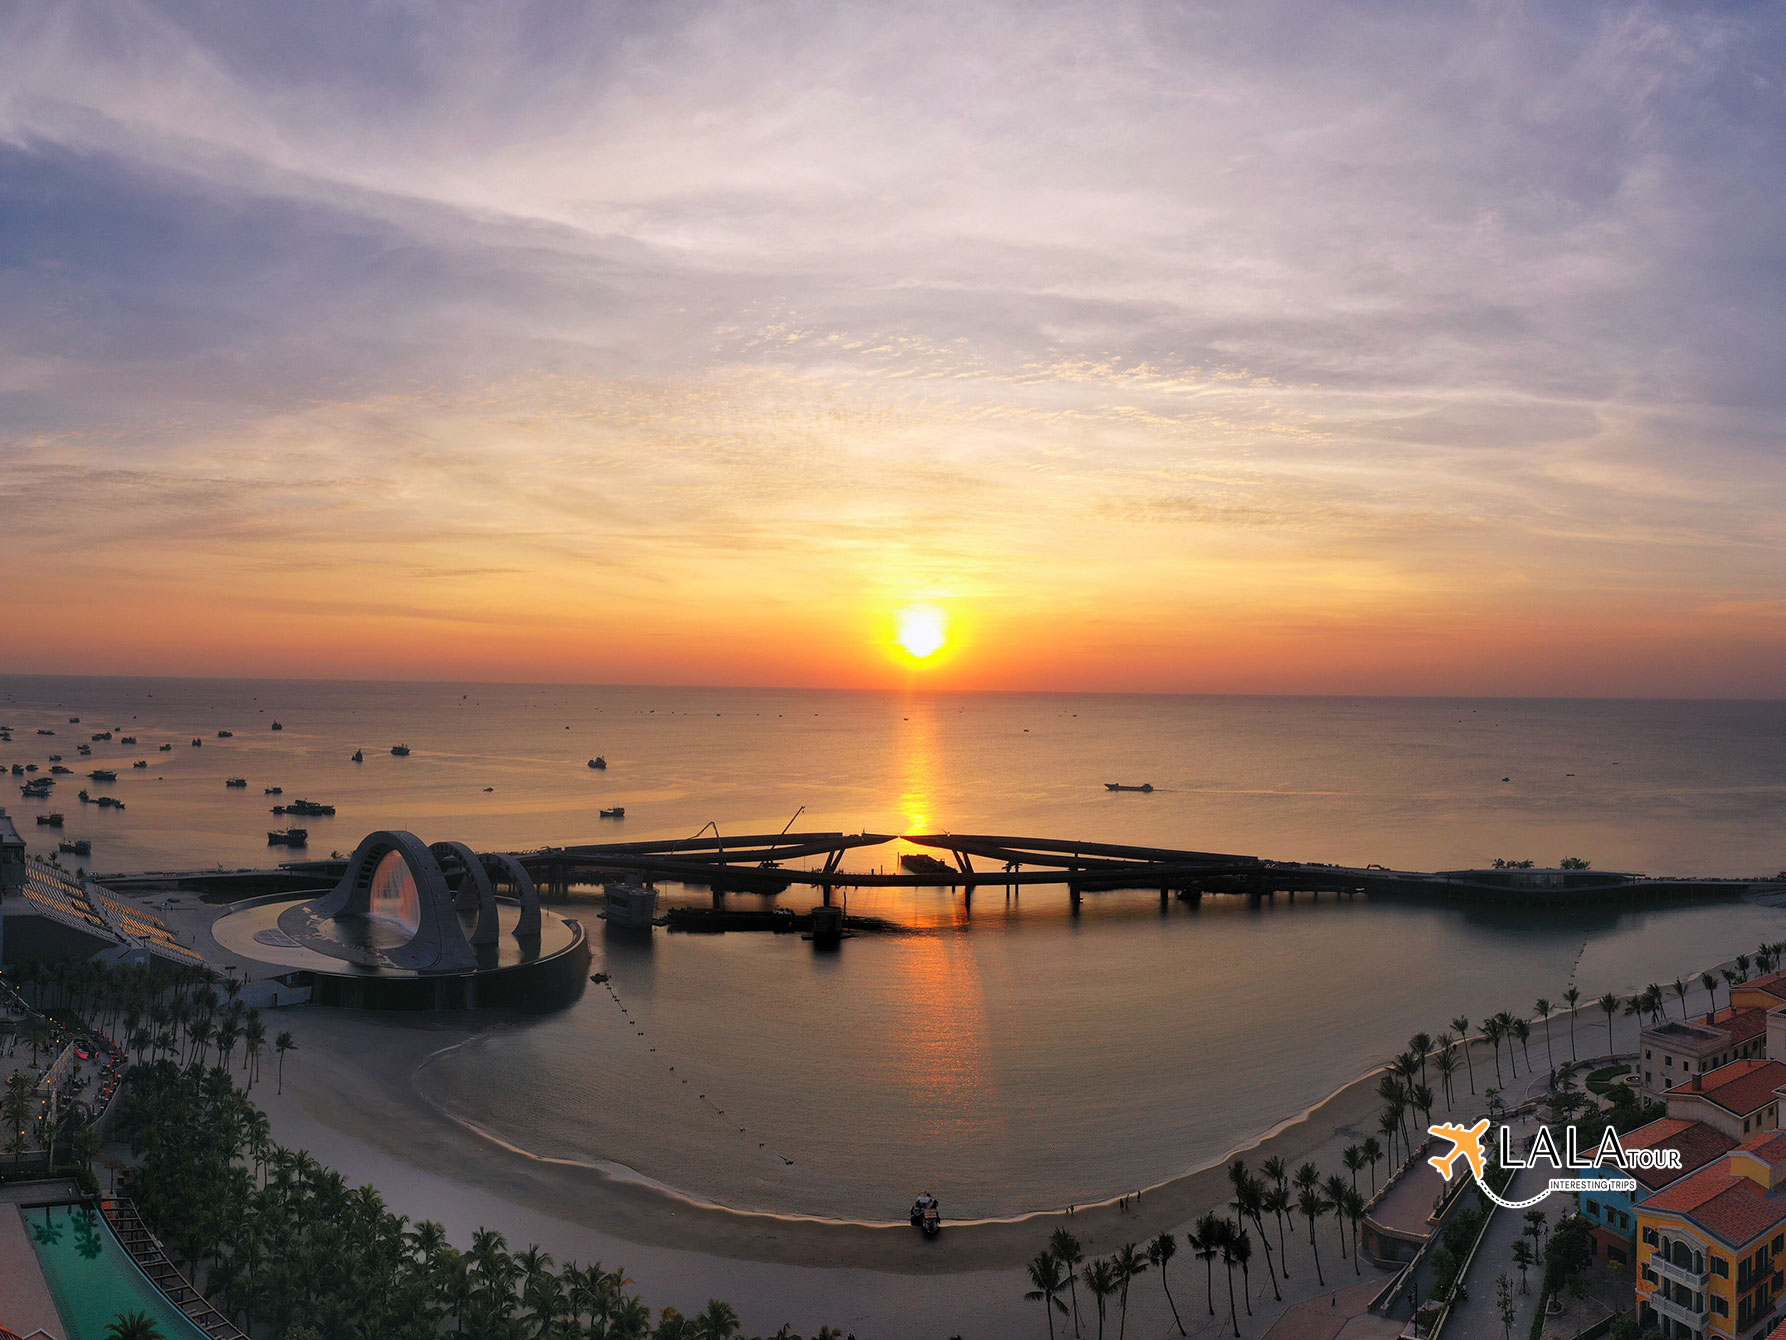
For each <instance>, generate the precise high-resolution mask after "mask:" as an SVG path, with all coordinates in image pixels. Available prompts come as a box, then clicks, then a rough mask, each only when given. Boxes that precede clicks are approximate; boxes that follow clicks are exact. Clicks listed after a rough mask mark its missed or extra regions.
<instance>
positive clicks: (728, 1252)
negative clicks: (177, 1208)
mask: <svg viewBox="0 0 1786 1340" xmlns="http://www.w3.org/2000/svg"><path fill="white" fill-rule="evenodd" d="M1593 1015H1594V1016H1596V1017H1595V1018H1592V1019H1590V1017H1589V1016H1588V1015H1587V1013H1586V1012H1584V1013H1583V1017H1582V1019H1580V1020H1579V1021H1578V1023H1577V1033H1578V1040H1579V1041H1580V1042H1581V1043H1583V1044H1586V1045H1583V1046H1582V1048H1581V1051H1582V1055H1583V1056H1584V1058H1585V1057H1586V1055H1587V1054H1588V1052H1589V1051H1590V1050H1592V1051H1594V1052H1596V1053H1597V1052H1599V1051H1600V1050H1602V1049H1603V1046H1604V1039H1605V1023H1604V1016H1603V1015H1600V1014H1599V1012H1598V1011H1597V1010H1596V1011H1593ZM280 1024H281V1026H282V1027H289V1028H290V1029H291V1030H292V1032H293V1033H294V1034H295V1035H296V1037H297V1039H298V1043H299V1050H298V1051H297V1052H295V1053H294V1054H293V1055H292V1056H291V1057H290V1058H289V1060H288V1062H287V1066H286V1073H285V1090H284V1093H283V1094H278V1093H276V1092H275V1086H274V1085H273V1084H270V1083H263V1084H262V1085H261V1086H259V1087H257V1088H256V1090H255V1094H254V1096H255V1099H256V1101H257V1102H260V1103H261V1104H262V1105H263V1106H264V1107H265V1109H266V1111H267V1114H268V1116H269V1119H270V1120H271V1122H272V1126H273V1131H274V1135H275V1137H276V1138H277V1139H278V1140H280V1141H281V1142H282V1143H284V1144H286V1145H289V1146H292V1147H294V1148H303V1149H307V1150H308V1151H309V1152H310V1153H311V1154H312V1155H314V1156H315V1157H317V1158H319V1159H321V1160H322V1161H323V1162H325V1163H327V1164H330V1165H332V1166H334V1167H336V1168H338V1169H339V1170H341V1171H342V1172H343V1173H344V1174H345V1175H346V1176H348V1177H349V1178H350V1179H352V1180H355V1181H369V1182H372V1183H374V1184H375V1185H376V1186H377V1187H378V1188H379V1189H380V1191H381V1192H382V1193H383V1195H384V1196H385V1198H386V1201H387V1202H388V1203H389V1204H390V1205H391V1207H392V1208H393V1209H395V1210H396V1211H398V1212H399V1213H403V1214H407V1215H409V1216H410V1217H411V1218H413V1219H421V1218H432V1219H436V1220H439V1221H441V1222H442V1223H444V1224H445V1225H446V1227H447V1229H448V1232H449V1234H450V1235H451V1236H452V1237H453V1238H454V1239H455V1240H458V1241H463V1240H465V1239H466V1238H468V1236H469V1235H470V1233H471V1232H472V1231H473V1230H474V1229H476V1228H479V1227H484V1226H488V1227H494V1228H497V1229H499V1230H500V1231H502V1232H503V1233H504V1234H505V1235H506V1236H507V1237H508V1238H509V1241H510V1243H511V1244H512V1245H516V1246H521V1245H525V1244H527V1243H533V1242H537V1243H539V1244H540V1245H542V1246H544V1247H545V1248H546V1249H547V1250H548V1251H550V1252H552V1253H553V1255H554V1256H556V1257H558V1258H559V1259H561V1260H563V1259H575V1260H579V1261H589V1260H601V1261H603V1262H605V1263H607V1264H609V1265H610V1266H612V1265H614V1264H617V1263H618V1264H624V1265H625V1267H626V1269H627V1271H628V1273H629V1274H630V1275H631V1276H632V1277H633V1279H634V1280H635V1281H636V1283H637V1286H638V1288H639V1290H640V1292H641V1294H642V1295H643V1296H644V1297H645V1298H647V1299H648V1300H649V1301H651V1302H652V1303H653V1304H654V1305H656V1306H662V1305H664V1304H666V1303H668V1304H673V1305H675V1306H677V1307H681V1308H685V1309H686V1308H689V1307H698V1306H700V1305H701V1304H703V1303H704V1302H705V1301H706V1299H707V1298H709V1297H723V1298H725V1299H727V1300H728V1301H730V1302H731V1303H732V1304H733V1305H734V1306H735V1307H737V1308H738V1309H739V1310H740V1312H741V1313H742V1314H743V1316H744V1317H745V1321H746V1324H747V1326H749V1327H753V1328H758V1329H763V1330H773V1329H774V1328H775V1327H776V1326H778V1325H780V1324H781V1323H782V1322H783V1321H790V1322H792V1324H793V1325H794V1326H795V1328H796V1329H802V1330H805V1329H816V1328H817V1327H818V1326H819V1325H820V1324H822V1323H828V1324H832V1325H843V1326H847V1327H849V1328H850V1329H852V1330H854V1331H855V1332H856V1333H857V1334H858V1335H862V1336H868V1335H876V1336H882V1335H885V1336H898V1335H907V1334H913V1335H933V1334H939V1333H952V1332H954V1331H959V1332H961V1333H962V1334H964V1335H973V1334H982V1335H987V1334H1007V1333H1010V1331H1011V1330H1012V1329H1014V1328H1019V1327H1029V1326H1035V1325H1037V1323H1039V1322H1040V1321H1041V1318H1040V1317H1039V1316H1038V1315H1036V1313H1037V1309H1036V1307H1035V1305H1033V1304H1026V1303H1024V1302H1023V1300H1022V1293H1023V1290H1024V1288H1025V1287H1026V1285H1025V1284H1024V1280H1023V1266H1024V1264H1025V1263H1026V1262H1027V1261H1028V1260H1029V1259H1030V1258H1031V1257H1033V1256H1034V1254H1035V1253H1036V1251H1037V1250H1039V1249H1040V1248H1041V1246H1042V1245H1043V1244H1044V1243H1045V1242H1046V1239H1047V1238H1048V1235H1049V1234H1050V1233H1052V1232H1053V1230H1054V1229H1055V1228H1057V1227H1059V1226H1061V1225H1063V1224H1065V1225H1067V1226H1068V1227H1069V1228H1070V1229H1071V1231H1072V1232H1073V1233H1074V1234H1075V1235H1077V1236H1078V1238H1079V1239H1080V1241H1081V1242H1082V1243H1083V1244H1084V1247H1085V1250H1086V1252H1087V1254H1088V1255H1097V1254H1099V1253H1104V1252H1109V1251H1112V1250H1114V1249H1116V1248H1117V1247H1119V1246H1121V1245H1122V1244H1123V1243H1126V1242H1145V1241H1146V1240H1147V1239H1148V1238H1150V1237H1152V1236H1153V1235H1154V1234H1156V1233H1159V1232H1160V1231H1162V1230H1172V1231H1174V1232H1178V1233H1181V1234H1182V1232H1183V1231H1184V1230H1185V1228H1187V1227H1188V1226H1189V1225H1190V1224H1191V1223H1192V1222H1193V1221H1194V1220H1195V1219H1196V1218H1197V1216H1199V1215H1201V1214H1202V1213H1204V1212H1206V1211H1208V1210H1210V1209H1212V1208H1220V1207H1222V1206H1224V1205H1225V1202H1226V1200H1227V1194H1228V1193H1227V1187H1228V1182H1227V1176H1226V1173H1225V1170H1224V1167H1223V1166H1221V1165H1216V1166H1212V1167H1209V1168H1205V1169H1203V1170H1200V1171H1196V1172H1193V1173H1190V1174H1189V1175H1186V1176H1181V1177H1177V1178H1173V1179H1170V1180H1168V1181H1165V1182H1163V1183H1161V1184H1159V1185H1157V1186H1155V1187H1152V1188H1149V1189H1146V1190H1144V1191H1143V1193H1142V1195H1141V1197H1140V1199H1139V1202H1138V1203H1137V1204H1134V1205H1132V1206H1131V1207H1130V1208H1129V1209H1127V1210H1126V1211H1125V1210H1123V1209H1120V1208H1119V1207H1117V1206H1116V1205H1114V1204H1106V1205H1099V1206H1084V1207H1077V1208H1076V1210H1075V1212H1074V1213H1073V1214H1071V1215H1070V1216H1069V1215H1065V1214H1062V1213H1059V1212H1050V1213H1042V1214H1036V1215H1032V1216H1028V1217H1026V1218H1023V1219H1019V1220H1015V1221H999V1222H991V1223H977V1224H951V1225H950V1226H949V1227H948V1229H947V1230H946V1231H945V1233H944V1235H943V1237H942V1239H941V1240H939V1241H937V1242H925V1241H924V1240H923V1239H921V1238H920V1237H919V1236H918V1235H917V1234H916V1233H914V1232H912V1231H911V1229H910V1228H909V1226H907V1225H904V1224H888V1225H869V1224H852V1223H840V1222H836V1221H826V1220H815V1219H801V1218H788V1217H779V1216H773V1215H765V1214H750V1213H740V1212H737V1211H733V1210H729V1209H725V1208H722V1207H718V1206H713V1205H706V1204H700V1203H697V1202H695V1201H693V1200H690V1199H687V1198H685V1197H682V1196H679V1195H676V1194H672V1193H669V1192H667V1191H666V1190H665V1189H663V1188H661V1187H657V1186H655V1185H651V1184H649V1183H646V1182H644V1181H643V1180H641V1179H638V1178H636V1177H633V1176H631V1175H630V1174H629V1173H628V1172H627V1171H626V1170H625V1169H624V1168H614V1169H611V1170H609V1169H598V1168H591V1167H587V1166H583V1165H580V1164H572V1163H565V1162H560V1161H551V1160H544V1159H539V1158H536V1157H533V1156H531V1155H529V1154H527V1153H526V1152H524V1151H521V1150H517V1149H514V1148H512V1147H510V1146H507V1145H505V1144H503V1143H501V1142H499V1141H497V1140H494V1139H491V1138H486V1137H484V1136H482V1135H480V1134H478V1133H476V1132H474V1131H473V1130H470V1129H468V1128H466V1127H465V1126H464V1125H462V1124H460V1123H459V1122H457V1121H455V1120H453V1119H451V1118H450V1117H448V1116H446V1115H445V1114H443V1113H441V1112H440V1111H439V1110H437V1109H436V1108H435V1107H434V1106H433V1105H432V1104H430V1103H429V1102H428V1101H427V1100H426V1099H424V1098H423V1097H422V1096H421V1094H420V1093H419V1092H418V1091H417V1089H416V1086H415V1084H414V1082H413V1081H414V1075H415V1073H416V1070H417V1068H418V1067H419V1066H421V1065H422V1064H423V1063H424V1062H425V1061H426V1060H427V1058H428V1057H430V1056H432V1055H434V1054H435V1053H437V1052H439V1051H440V1050H442V1049H443V1048H447V1047H451V1046H453V1045H455V1044H457V1043H458V1042H460V1041H462V1040H464V1039H465V1038H466V1037H468V1036H471V1035H472V1034H473V1033H474V1032H475V1031H476V1029H475V1028H473V1027H472V1026H470V1025H468V1024H465V1023H462V1022H455V1021H450V1020H447V1021H443V1020H436V1019H425V1018H417V1017H413V1016H407V1015H362V1014H355V1013H351V1012H346V1011H338V1010H327V1009H311V1008H301V1009H297V1010H292V1011H289V1012H282V1013H281V1015H280ZM1590 1025H1591V1027H1590ZM1550 1026H1551V1028H1552V1029H1553V1030H1554V1036H1555V1037H1556V1038H1557V1039H1558V1041H1559V1042H1562V1041H1564V1040H1566V1038H1567V1036H1568V1023H1567V1016H1566V1015H1553V1016H1552V1019H1551V1025H1550ZM1614 1028H1615V1037H1616V1041H1617V1043H1618V1045H1619V1046H1620V1047H1625V1046H1628V1045H1630V1043H1631V1041H1634V1036H1635V1024H1634V1023H1633V1021H1631V1020H1628V1019H1625V1018H1623V1017H1622V1016H1621V1017H1620V1018H1619V1019H1618V1020H1616V1021H1615V1024H1614ZM1627 1034H1630V1035H1631V1037H1630V1038H1627V1036H1626V1035H1627ZM1542 1038H1543V1030H1542V1028H1539V1029H1538V1030H1536V1032H1535V1034H1534V1038H1533V1044H1534V1045H1538V1044H1539V1043H1540V1042H1541V1040H1542ZM1590 1039H1591V1042H1590ZM1475 1059H1476V1064H1477V1072H1478V1073H1477V1081H1478V1082H1477V1087H1478V1090H1479V1091H1480V1090H1481V1089H1482V1088H1484V1087H1485V1084H1484V1083H1483V1079H1484V1075H1485V1074H1486V1073H1488V1071H1492V1066H1493V1063H1492V1060H1490V1059H1489V1057H1488V1054H1487V1049H1486V1047H1483V1046H1481V1045H1480V1044H1479V1045H1478V1048H1477V1051H1476V1058H1475ZM1484 1067H1486V1068H1487V1070H1485V1069H1484ZM1524 1073H1525V1072H1523V1071H1522V1078H1523V1076H1524ZM1376 1075H1377V1067H1375V1066H1373V1067H1371V1068H1370V1070H1369V1071H1368V1072H1367V1073H1365V1074H1362V1075H1361V1076H1360V1077H1359V1078H1357V1079H1356V1080H1354V1081H1353V1082H1352V1083H1350V1084H1348V1085H1346V1086H1345V1087H1344V1088H1342V1089H1341V1090H1340V1091H1339V1092H1337V1093H1335V1094H1333V1095H1332V1096H1330V1097H1329V1098H1328V1099H1327V1100H1326V1101H1324V1102H1322V1103H1320V1104H1319V1105H1318V1106H1316V1107H1315V1108H1313V1109H1312V1110H1310V1111H1309V1112H1307V1113H1304V1114H1302V1115H1301V1116H1299V1117H1297V1118H1294V1119H1292V1120H1289V1121H1287V1122H1285V1123H1283V1124H1281V1125H1280V1126H1279V1127H1278V1128H1276V1129H1274V1130H1272V1131H1271V1132H1270V1133H1269V1134H1267V1135H1265V1136H1264V1137H1263V1138H1261V1139H1258V1140H1256V1141H1252V1142H1250V1143H1249V1144H1247V1145H1246V1146H1245V1147H1244V1149H1243V1150H1242V1151H1241V1152H1243V1153H1244V1156H1245V1157H1246V1158H1247V1160H1248V1161H1249V1162H1250V1163H1253V1164H1254V1165H1256V1164H1257V1163H1258V1162H1259V1161H1260V1160H1261V1159H1264V1158H1266V1157H1269V1156H1272V1155H1276V1156H1278V1157H1280V1158H1283V1159H1284V1160H1285V1161H1286V1162H1289V1163H1291V1164H1297V1163H1301V1162H1304V1161H1312V1162H1314V1163H1315V1164H1317V1166H1319V1167H1321V1169H1322V1170H1323V1172H1332V1171H1337V1170H1338V1169H1339V1166H1340V1155H1341V1153H1342V1151H1343V1150H1344V1149H1345V1147H1346V1146H1347V1145H1349V1144H1352V1143H1356V1142H1357V1141H1359V1140H1361V1139H1363V1138H1364V1137H1365V1136H1366V1135H1367V1134H1370V1133H1372V1132H1374V1130H1375V1125H1376V1119H1377V1114H1378V1111H1379V1106H1380V1104H1379V1102H1378V1100H1377V1097H1376V1094H1375V1086H1376ZM1477 1101H1478V1102H1479V1101H1480V1100H1479V1099H1478V1100H1477ZM1470 1103H1471V1099H1470V1098H1469V1088H1468V1084H1467V1082H1465V1081H1464V1080H1463V1079H1462V1072H1460V1080H1459V1083H1458V1096H1457V1106H1458V1108H1459V1109H1462V1108H1466V1107H1468V1106H1469V1105H1470ZM1323 1231H1324V1233H1331V1228H1330V1227H1329V1228H1327V1229H1324V1230H1323ZM1290 1247H1291V1257H1292V1261H1291V1267H1292V1271H1293V1272H1294V1271H1295V1270H1296V1268H1297V1267H1296V1258H1297V1256H1298V1255H1299V1254H1305V1253H1306V1245H1305V1244H1304V1243H1301V1242H1299V1241H1298V1240H1296V1239H1295V1238H1294V1236H1293V1237H1292V1239H1291V1242H1290ZM1331 1247H1332V1244H1331V1243H1329V1244H1328V1248H1327V1249H1328V1250H1329V1251H1331ZM1181 1255H1182V1257H1183V1260H1184V1264H1182V1265H1180V1266H1176V1267H1175V1268H1174V1269H1175V1271H1177V1272H1178V1273H1179V1280H1180V1284H1181V1286H1183V1287H1185V1288H1187V1289H1188V1286H1189V1284H1190V1283H1192V1282H1193V1276H1194V1274H1195V1271H1194V1270H1193V1269H1192V1268H1191V1267H1195V1266H1196V1263H1195V1262H1194V1261H1192V1260H1190V1259H1189V1256H1188V1253H1183V1254H1181ZM1329 1264H1330V1270H1329V1275H1330V1278H1338V1279H1340V1281H1341V1282H1342V1283H1349V1282H1351V1280H1352V1272H1351V1271H1350V1270H1349V1269H1348V1268H1346V1267H1345V1266H1344V1265H1343V1264H1335V1263H1331V1262H1330V1263H1329ZM1335 1270H1339V1271H1343V1274H1342V1275H1338V1276H1336V1275H1334V1273H1333V1272H1334V1271H1335ZM1305 1273H1306V1272H1305ZM1297 1282H1298V1283H1300V1284H1304V1285H1305V1287H1304V1288H1303V1289H1299V1290H1298V1291H1296V1292H1295V1293H1290V1292H1286V1294H1285V1298H1284V1300H1283V1305H1288V1304H1289V1303H1291V1302H1294V1301H1296V1299H1297V1298H1304V1297H1308V1296H1310V1294H1309V1293H1308V1292H1307V1288H1306V1285H1307V1284H1308V1283H1309V1281H1305V1280H1302V1279H1298V1281H1297ZM1219 1292H1220V1289H1219V1287H1218V1293H1219ZM1317 1292H1318V1291H1317ZM1253 1293H1254V1297H1253V1299H1252V1304H1253V1306H1254V1308H1255V1309H1256V1310H1257V1309H1263V1311H1261V1313H1260V1317H1259V1318H1256V1319H1255V1323H1257V1321H1259V1320H1262V1319H1263V1318H1264V1317H1265V1316H1266V1315H1267V1314H1268V1313H1270V1312H1271V1311H1272V1309H1274V1308H1276V1307H1278V1306H1280V1305H1279V1304H1277V1303H1276V1302H1275V1301H1274V1300H1272V1299H1271V1294H1270V1290H1269V1288H1268V1286H1267V1284H1266V1282H1265V1280H1264V1279H1263V1278H1261V1277H1260V1275H1259V1272H1255V1278H1254V1281H1253ZM1261 1294H1263V1295H1264V1297H1263V1298H1261V1297H1259V1296H1258V1295H1261ZM1199 1303H1201V1299H1200V1296H1199ZM1181 1310H1183V1311H1187V1318H1186V1320H1187V1325H1189V1324H1190V1322H1191V1321H1192V1320H1193V1318H1192V1317H1191V1316H1190V1315H1189V1310H1187V1309H1185V1308H1184V1305H1183V1300H1182V1299H1181ZM1196 1310H1197V1311H1198V1312H1200V1313H1201V1306H1199V1308H1198V1309H1196ZM1155 1311H1157V1313H1158V1316H1157V1317H1155V1316H1154V1315H1153V1314H1154V1312H1155ZM915 1317H922V1318H925V1319H927V1320H925V1321H923V1322H921V1323H920V1322H916V1321H914V1318H915ZM942 1319H947V1320H946V1324H947V1326H948V1328H949V1331H948V1332H939V1331H938V1329H937V1327H939V1326H941V1325H943V1324H945V1323H944V1321H943V1320H942ZM1194 1319H1195V1320H1199V1321H1203V1322H1205V1323H1207V1322H1208V1320H1209V1319H1208V1317H1207V1314H1206V1313H1202V1315H1200V1316H1198V1317H1196V1318H1194ZM1156 1323H1157V1326H1158V1327H1160V1328H1164V1329H1158V1330H1157V1332H1156V1330H1154V1329H1150V1328H1152V1327H1155V1325H1156ZM1130 1324H1131V1325H1132V1326H1134V1327H1135V1328H1136V1331H1137V1334H1141V1335H1148V1334H1154V1333H1158V1334H1162V1335H1164V1334H1167V1333H1168V1332H1169V1331H1170V1332H1171V1333H1176V1328H1175V1327H1173V1326H1172V1323H1171V1317H1170V1314H1169V1313H1168V1312H1167V1310H1166V1305H1165V1303H1164V1301H1163V1296H1160V1295H1158V1294H1157V1291H1156V1290H1154V1289H1153V1288H1152V1287H1151V1286H1150V1287H1149V1289H1147V1290H1141V1291H1138V1292H1137V1295H1136V1297H1135V1298H1134V1299H1133V1300H1132V1303H1131V1318H1130ZM1251 1333H1258V1327H1257V1325H1256V1324H1255V1326H1254V1327H1253V1328H1251Z"/></svg>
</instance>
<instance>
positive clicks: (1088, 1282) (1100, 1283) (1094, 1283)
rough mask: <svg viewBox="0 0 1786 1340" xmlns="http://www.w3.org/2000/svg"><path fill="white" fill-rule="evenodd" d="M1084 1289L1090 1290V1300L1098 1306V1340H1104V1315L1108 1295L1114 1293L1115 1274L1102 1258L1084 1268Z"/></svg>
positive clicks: (1107, 1304)
mask: <svg viewBox="0 0 1786 1340" xmlns="http://www.w3.org/2000/svg"><path fill="white" fill-rule="evenodd" d="M1085 1287H1086V1288H1087V1289H1089V1290H1091V1296H1092V1299H1093V1301H1094V1302H1096V1303H1097V1305H1098V1340H1104V1313H1105V1310H1106V1309H1107V1308H1108V1307H1109V1299H1110V1295H1111V1294H1113V1293H1115V1292H1116V1272H1115V1271H1113V1270H1111V1269H1110V1263H1109V1262H1108V1261H1106V1260H1104V1258H1103V1257H1101V1256H1100V1257H1099V1258H1098V1259H1097V1260H1095V1261H1093V1262H1091V1264H1089V1265H1088V1266H1086V1267H1085Z"/></svg>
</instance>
